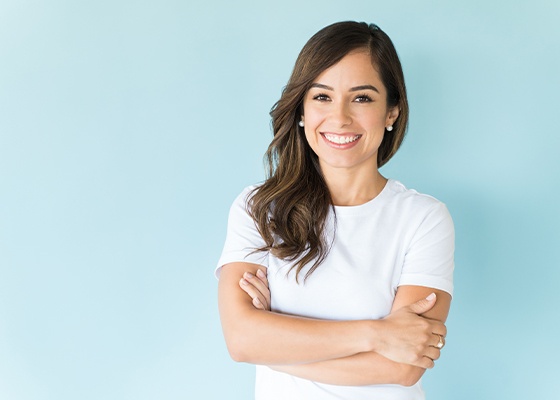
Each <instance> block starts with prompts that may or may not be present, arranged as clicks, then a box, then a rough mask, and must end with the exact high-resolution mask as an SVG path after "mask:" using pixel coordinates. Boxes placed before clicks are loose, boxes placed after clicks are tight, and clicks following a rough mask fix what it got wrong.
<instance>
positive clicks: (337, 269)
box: [216, 179, 455, 400]
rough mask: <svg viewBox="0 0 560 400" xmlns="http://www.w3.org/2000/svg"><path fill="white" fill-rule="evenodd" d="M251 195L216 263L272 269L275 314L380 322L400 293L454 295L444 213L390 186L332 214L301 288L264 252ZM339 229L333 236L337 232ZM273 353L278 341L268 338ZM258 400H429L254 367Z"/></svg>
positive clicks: (233, 213)
mask: <svg viewBox="0 0 560 400" xmlns="http://www.w3.org/2000/svg"><path fill="white" fill-rule="evenodd" d="M253 188H254V187H249V188H246V189H245V190H244V191H243V192H242V193H241V194H240V195H239V196H238V197H237V199H236V200H235V202H234V203H233V205H232V207H231V210H230V215H229V222H228V230H227V237H226V242H225V245H224V249H223V252H222V256H221V257H220V260H219V262H218V267H217V269H216V275H217V276H219V271H220V268H221V266H223V265H225V264H227V263H231V262H250V263H255V264H260V265H263V266H265V267H266V268H267V277H268V281H269V285H270V291H271V293H272V305H271V307H272V310H273V311H275V312H280V313H287V314H294V315H300V316H305V317H311V318H320V319H329V320H357V319H380V318H383V317H385V316H386V315H388V314H389V312H390V310H391V306H392V304H393V300H394V298H395V293H396V290H397V288H398V287H399V286H400V285H416V286H427V287H431V288H435V289H440V290H443V291H446V292H448V293H449V294H451V295H452V294H453V266H454V263H453V252H454V241H455V239H454V228H453V221H452V220H451V216H450V215H449V212H448V211H447V208H446V207H445V205H444V204H443V203H441V202H439V201H438V200H436V199H434V198H433V197H431V196H427V195H423V194H420V193H418V192H416V191H415V190H410V189H407V188H405V187H404V185H403V184H401V183H400V182H398V181H395V180H392V179H390V180H389V181H388V182H387V184H386V185H385V188H384V189H383V190H382V191H381V193H380V194H379V195H378V196H377V197H375V198H374V199H373V200H371V201H369V202H367V203H365V204H362V205H359V206H348V207H341V206H335V213H336V218H333V215H332V213H331V215H330V216H329V219H328V222H327V227H328V229H327V238H328V242H329V243H330V242H331V240H332V239H333V235H334V241H333V242H332V247H331V249H330V252H329V254H328V256H327V258H326V259H325V261H324V262H323V263H322V264H321V265H320V266H319V267H318V268H317V269H316V270H315V271H314V272H313V273H312V274H311V275H310V276H309V278H308V279H307V280H306V281H305V282H303V277H304V276H305V273H306V271H307V268H309V266H308V267H307V268H304V269H302V271H301V272H300V279H299V281H300V283H299V284H298V283H296V281H295V269H293V270H292V272H290V273H289V274H287V271H288V269H289V267H290V264H289V263H288V262H285V261H283V260H280V259H278V258H276V257H274V256H272V255H271V254H269V253H263V252H253V251H254V250H255V249H256V248H260V247H262V246H263V244H264V242H263V240H262V238H261V236H260V234H259V233H258V231H257V229H256V227H255V223H254V221H253V219H252V218H251V217H250V216H249V215H248V213H247V211H246V201H247V196H248V194H249V192H250V190H251V189H253ZM335 221H336V230H335V229H334V224H335ZM264 340H269V341H270V342H271V345H273V343H274V338H266V339H264ZM255 391H256V397H255V398H256V400H276V399H278V400H286V399H290V400H298V399H302V400H304V399H305V400H315V399H317V400H318V399H321V400H323V399H324V400H327V399H352V400H361V399H367V400H371V399H383V400H397V399H399V400H405V399H406V400H416V399H424V398H425V397H424V392H423V390H422V387H421V384H420V382H418V383H417V384H416V385H414V386H412V387H405V386H400V385H370V386H336V385H326V384H322V383H317V382H312V381H309V380H306V379H300V378H297V377H293V376H291V375H288V374H285V373H281V372H276V371H273V370H272V369H270V368H268V367H266V366H257V375H256V389H255Z"/></svg>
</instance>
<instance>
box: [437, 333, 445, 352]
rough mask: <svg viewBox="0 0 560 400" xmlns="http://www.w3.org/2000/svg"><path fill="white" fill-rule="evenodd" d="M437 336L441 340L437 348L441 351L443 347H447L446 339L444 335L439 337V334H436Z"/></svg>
mask: <svg viewBox="0 0 560 400" xmlns="http://www.w3.org/2000/svg"><path fill="white" fill-rule="evenodd" d="M436 335H438V337H439V340H438V342H437V344H436V348H437V349H440V350H441V349H442V348H443V346H444V345H445V339H444V338H443V335H439V334H437V333H436Z"/></svg>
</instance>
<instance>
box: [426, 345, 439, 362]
mask: <svg viewBox="0 0 560 400" xmlns="http://www.w3.org/2000/svg"><path fill="white" fill-rule="evenodd" d="M424 357H428V358H429V359H430V360H432V361H434V360H437V359H439V358H440V357H441V351H439V349H436V348H435V347H428V348H427V349H426V354H424Z"/></svg>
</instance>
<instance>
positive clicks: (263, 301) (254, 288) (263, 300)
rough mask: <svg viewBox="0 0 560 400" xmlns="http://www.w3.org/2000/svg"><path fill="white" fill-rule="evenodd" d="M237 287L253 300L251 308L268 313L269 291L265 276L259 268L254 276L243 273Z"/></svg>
mask: <svg viewBox="0 0 560 400" xmlns="http://www.w3.org/2000/svg"><path fill="white" fill-rule="evenodd" d="M239 286H240V287H241V289H243V291H244V292H245V293H247V294H248V295H249V296H251V298H252V299H253V306H254V307H255V308H257V309H259V310H266V311H270V290H269V288H268V279H267V278H266V274H265V273H264V272H263V271H262V270H261V269H260V268H259V269H258V270H257V274H256V276H255V275H253V274H251V273H249V272H245V273H244V274H243V278H241V280H240V281H239Z"/></svg>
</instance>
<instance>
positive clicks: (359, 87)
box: [311, 83, 379, 93]
mask: <svg viewBox="0 0 560 400" xmlns="http://www.w3.org/2000/svg"><path fill="white" fill-rule="evenodd" d="M311 87H312V88H319V89H325V90H331V91H333V92H334V89H333V88H332V87H330V86H327V85H323V84H322V83H314V84H312V85H311ZM366 89H369V90H373V91H374V92H377V93H379V90H378V89H377V88H376V87H375V86H373V85H360V86H354V87H353V88H350V90H349V91H350V92H359V91H360V90H366Z"/></svg>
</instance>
